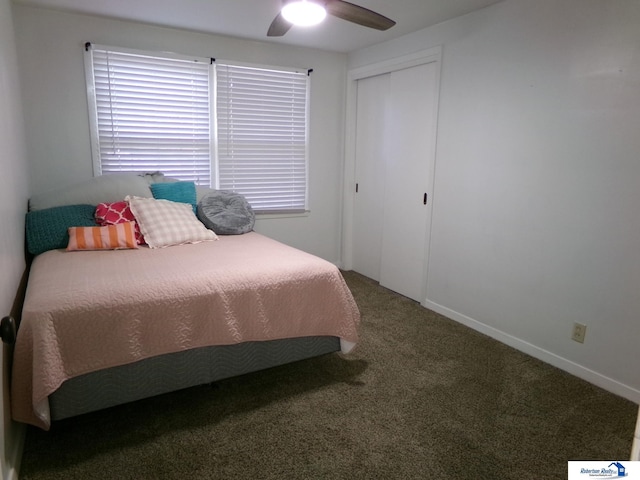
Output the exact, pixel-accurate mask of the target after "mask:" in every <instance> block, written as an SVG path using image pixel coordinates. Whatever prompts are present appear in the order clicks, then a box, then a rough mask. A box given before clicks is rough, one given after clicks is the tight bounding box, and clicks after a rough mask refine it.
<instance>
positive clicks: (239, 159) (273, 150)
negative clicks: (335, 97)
mask: <svg viewBox="0 0 640 480" xmlns="http://www.w3.org/2000/svg"><path fill="white" fill-rule="evenodd" d="M216 72H217V73H216V75H217V77H216V80H217V87H216V90H217V92H216V95H217V98H216V100H217V133H218V144H217V148H218V151H217V153H218V170H219V177H218V185H219V188H221V189H225V190H234V191H237V192H240V193H242V194H243V195H245V196H246V197H247V198H248V199H249V201H250V203H251V205H252V206H253V208H254V209H255V210H257V211H304V210H305V209H306V207H307V204H306V196H307V193H306V190H307V128H306V125H307V86H308V75H307V73H306V72H305V73H299V72H291V71H275V70H268V69H262V68H254V67H246V66H236V65H216Z"/></svg>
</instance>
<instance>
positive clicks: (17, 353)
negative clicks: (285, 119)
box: [11, 232, 360, 429]
mask: <svg viewBox="0 0 640 480" xmlns="http://www.w3.org/2000/svg"><path fill="white" fill-rule="evenodd" d="M359 320H360V316H359V312H358V308H357V306H356V304H355V301H354V300H353V297H352V295H351V292H350V291H349V289H348V287H347V286H346V283H345V282H344V279H343V278H342V275H341V274H340V272H339V270H338V269H337V267H335V265H333V264H331V263H329V262H327V261H325V260H322V259H320V258H318V257H315V256H313V255H310V254H307V253H305V252H302V251H300V250H297V249H295V248H292V247H289V246H287V245H284V244H282V243H279V242H277V241H275V240H272V239H270V238H268V237H265V236H262V235H260V234H258V233H255V232H251V233H247V234H245V235H237V236H221V237H220V238H219V240H218V241H214V242H203V243H199V244H193V245H181V246H175V247H169V248H164V249H149V248H140V249H135V250H120V251H82V252H67V251H64V250H52V251H49V252H45V253H43V254H41V255H38V256H37V257H36V258H35V259H34V262H33V264H32V267H31V272H30V276H29V283H28V285H27V291H26V296H25V303H24V308H23V314H22V321H21V325H20V329H19V331H18V336H17V340H16V345H15V350H14V360H13V375H12V389H11V390H12V391H11V395H12V414H13V418H14V419H15V420H17V421H20V422H25V423H31V424H33V425H37V426H39V427H41V428H44V429H48V428H49V426H50V421H51V416H50V408H49V395H51V394H52V393H53V392H55V391H56V390H57V389H58V388H60V386H61V385H62V384H63V383H64V382H65V381H67V380H69V379H72V378H76V377H79V376H81V375H85V374H87V373H91V372H96V371H100V370H104V369H108V368H112V367H117V366H120V365H127V364H132V363H134V362H138V361H141V360H144V359H147V358H153V357H157V356H159V355H165V354H168V353H174V352H180V351H186V350H191V349H196V348H201V347H206V346H214V345H235V344H240V343H245V342H261V341H270V340H277V339H288V338H289V339H290V338H299V337H311V336H333V337H337V338H339V339H340V342H341V349H342V351H343V352H345V353H347V352H348V351H349V350H350V349H351V348H353V346H354V345H355V344H356V342H357V339H358V336H357V327H358V323H359Z"/></svg>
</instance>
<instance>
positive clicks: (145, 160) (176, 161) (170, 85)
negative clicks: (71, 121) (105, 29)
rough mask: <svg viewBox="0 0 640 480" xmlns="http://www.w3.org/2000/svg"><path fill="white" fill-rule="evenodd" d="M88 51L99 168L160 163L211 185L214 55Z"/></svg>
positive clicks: (147, 167)
mask: <svg viewBox="0 0 640 480" xmlns="http://www.w3.org/2000/svg"><path fill="white" fill-rule="evenodd" d="M87 55H88V56H89V57H88V59H89V65H88V67H87V77H88V86H89V91H90V92H89V93H90V94H89V104H90V114H91V120H92V123H94V124H95V125H92V131H93V135H92V146H93V153H94V170H95V172H96V175H100V174H106V173H115V172H123V171H126V172H150V171H161V172H163V173H164V174H165V175H167V176H171V177H175V178H179V179H181V180H191V181H194V182H196V183H198V184H201V185H211V150H212V141H211V136H212V135H211V99H210V90H211V89H210V81H211V80H210V78H211V75H210V70H211V66H210V62H208V61H207V60H206V59H185V58H168V57H164V56H163V57H157V56H152V55H145V54H140V53H131V52H129V51H114V50H113V49H110V48H109V49H107V48H101V47H99V46H95V45H94V46H91V47H90V48H88V49H87ZM92 88H93V89H94V92H93V93H94V95H91V93H92V92H91V89H92Z"/></svg>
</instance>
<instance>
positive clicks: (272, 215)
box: [256, 210, 311, 220]
mask: <svg viewBox="0 0 640 480" xmlns="http://www.w3.org/2000/svg"><path fill="white" fill-rule="evenodd" d="M310 213H311V212H310V211H309V210H307V211H304V212H274V213H269V212H264V213H260V212H256V220H271V219H277V218H298V217H308V216H309V214H310Z"/></svg>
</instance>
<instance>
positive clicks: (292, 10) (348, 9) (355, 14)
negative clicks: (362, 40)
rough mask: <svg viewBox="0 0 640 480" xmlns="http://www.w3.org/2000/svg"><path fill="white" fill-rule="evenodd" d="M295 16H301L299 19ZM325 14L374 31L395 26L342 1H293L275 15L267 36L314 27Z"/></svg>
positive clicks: (372, 12) (375, 14)
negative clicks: (295, 28)
mask: <svg viewBox="0 0 640 480" xmlns="http://www.w3.org/2000/svg"><path fill="white" fill-rule="evenodd" d="M297 14H299V15H300V16H301V17H300V19H298V17H297V16H296V15H297ZM327 14H329V15H333V16H334V17H338V18H341V19H343V20H346V21H348V22H352V23H356V24H358V25H362V26H365V27H369V28H375V29H376V30H387V29H389V28H391V27H393V26H394V25H395V24H396V22H394V21H393V20H391V19H389V18H387V17H385V16H383V15H380V14H379V13H376V12H374V11H372V10H369V9H368V8H364V7H361V6H359V5H355V4H353V3H349V2H345V1H343V0H294V1H289V2H286V3H285V5H284V7H283V8H282V11H281V12H280V13H279V14H278V15H276V18H274V19H273V22H271V25H270V26H269V31H268V32H267V36H269V37H281V36H282V35H284V34H285V33H287V32H288V31H289V29H290V28H291V27H292V26H293V25H304V26H308V25H315V24H317V23H320V22H321V21H322V20H323V19H324V17H325V16H326V15H327Z"/></svg>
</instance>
